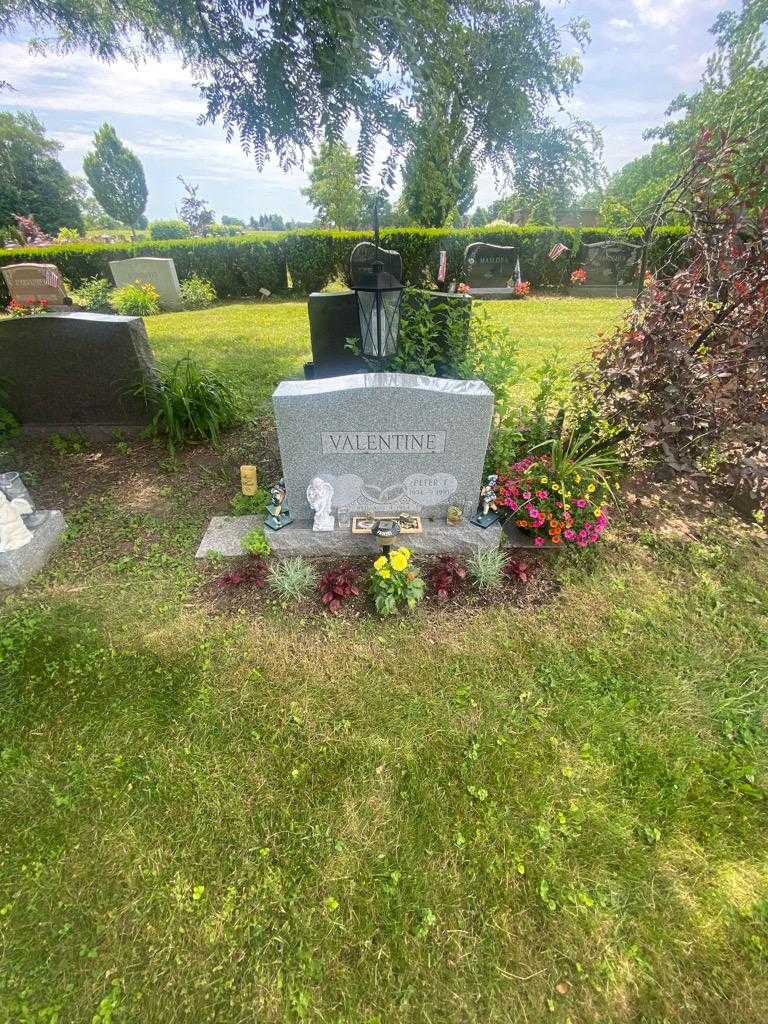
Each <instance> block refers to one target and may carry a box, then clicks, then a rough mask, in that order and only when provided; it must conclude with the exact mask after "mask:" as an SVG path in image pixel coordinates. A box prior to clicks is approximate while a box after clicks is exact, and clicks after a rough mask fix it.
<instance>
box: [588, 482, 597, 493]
mask: <svg viewBox="0 0 768 1024" xmlns="http://www.w3.org/2000/svg"><path fill="white" fill-rule="evenodd" d="M594 490H595V485H594V484H590V485H589V487H587V494H592V493H593V492H594Z"/></svg>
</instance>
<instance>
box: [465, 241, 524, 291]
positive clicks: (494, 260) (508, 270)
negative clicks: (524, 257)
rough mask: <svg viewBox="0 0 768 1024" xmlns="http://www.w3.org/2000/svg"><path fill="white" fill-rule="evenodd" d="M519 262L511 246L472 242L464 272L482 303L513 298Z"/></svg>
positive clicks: (469, 246) (472, 289) (467, 249)
mask: <svg viewBox="0 0 768 1024" xmlns="http://www.w3.org/2000/svg"><path fill="white" fill-rule="evenodd" d="M517 259H518V256H517V249H513V248H512V247H511V246H508V245H491V244H490V243H489V242H472V244H471V245H468V246H467V248H466V249H465V250H464V272H465V277H466V283H467V284H468V285H469V287H470V294H471V295H472V296H474V297H475V298H481V299H482V298H494V299H503V298H512V297H513V296H514V294H515V290H514V280H515V275H516V271H517ZM510 281H512V282H513V284H512V285H510V284H509V282H510Z"/></svg>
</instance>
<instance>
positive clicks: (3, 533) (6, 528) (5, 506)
mask: <svg viewBox="0 0 768 1024" xmlns="http://www.w3.org/2000/svg"><path fill="white" fill-rule="evenodd" d="M31 511H32V509H31V507H30V504H29V502H28V501H27V500H26V499H25V498H14V499H13V500H12V501H11V500H9V499H8V498H7V497H6V496H5V493H4V492H3V491H0V553H3V552H5V551H16V549H17V548H23V547H24V545H25V544H29V542H30V541H31V540H32V533H31V532H30V531H29V530H28V529H27V526H26V524H25V523H24V520H23V519H22V518H21V516H22V513H27V512H31Z"/></svg>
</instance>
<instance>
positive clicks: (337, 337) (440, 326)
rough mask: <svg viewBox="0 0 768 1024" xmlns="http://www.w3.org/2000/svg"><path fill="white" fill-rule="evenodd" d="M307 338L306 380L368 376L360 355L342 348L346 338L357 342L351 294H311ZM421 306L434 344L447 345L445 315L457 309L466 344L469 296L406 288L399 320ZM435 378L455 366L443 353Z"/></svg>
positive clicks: (451, 372)
mask: <svg viewBox="0 0 768 1024" xmlns="http://www.w3.org/2000/svg"><path fill="white" fill-rule="evenodd" d="M308 305H309V336H310V342H311V345H312V362H311V363H305V365H304V376H305V377H306V378H307V380H314V379H317V378H320V377H338V376H341V375H343V374H349V373H367V372H370V371H371V369H372V367H371V364H370V362H367V361H366V360H365V359H363V357H362V356H358V355H355V354H354V353H353V352H350V351H349V349H346V348H345V342H346V339H347V338H354V339H355V341H356V342H357V343H358V344H359V343H360V321H359V318H358V309H357V295H356V294H355V293H354V292H350V291H347V292H313V293H312V294H311V295H310V296H309V303H308ZM420 305H427V306H429V307H430V308H431V310H432V312H433V315H434V318H435V326H436V329H437V345H438V348H439V349H442V348H444V347H445V345H446V341H447V338H446V332H447V324H446V319H447V317H446V312H447V310H448V308H449V307H450V308H451V309H452V310H457V309H458V310H460V311H461V313H462V314H463V318H464V321H465V325H466V330H465V337H466V344H467V345H468V344H469V328H470V317H471V313H472V299H471V298H470V297H469V296H468V295H448V294H446V293H445V292H429V291H422V290H420V289H416V288H408V289H406V290H405V292H404V293H403V302H402V313H401V327H402V320H403V319H404V318H407V317H408V316H409V315H410V314H411V312H412V311H413V310H414V309H415V308H416V307H418V306H420ZM436 369H437V376H438V377H445V376H452V375H455V374H456V373H457V367H455V366H452V365H451V364H450V357H449V355H448V353H447V352H446V357H445V359H444V360H440V359H438V365H437V367H436Z"/></svg>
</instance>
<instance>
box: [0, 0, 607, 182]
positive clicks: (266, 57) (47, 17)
mask: <svg viewBox="0 0 768 1024" xmlns="http://www.w3.org/2000/svg"><path fill="white" fill-rule="evenodd" d="M23 21H27V22H29V23H31V24H32V26H33V30H34V31H38V32H39V33H40V34H41V35H42V36H44V37H45V38H46V39H50V38H51V33H53V34H54V37H55V41H54V44H53V45H56V46H58V47H59V48H62V49H64V50H72V49H76V48H85V49H88V50H90V51H91V52H92V53H94V54H96V55H97V56H99V57H101V58H102V59H105V60H114V59H116V58H117V57H133V58H136V57H140V56H141V55H143V54H158V53H160V52H161V51H162V50H164V49H168V48H170V49H174V50H176V51H177V52H178V53H179V54H180V55H181V56H182V58H183V59H184V61H185V62H186V63H187V65H188V66H189V67H190V68H191V69H192V71H193V72H194V73H195V75H196V76H197V80H198V83H199V88H200V90H201V92H202V95H203V97H204V98H205V100H206V101H207V115H206V117H207V119H208V120H215V119H221V121H223V123H224V125H225V127H226V129H227V131H228V133H230V134H231V135H234V134H238V135H239V137H240V140H241V142H242V144H243V146H244V147H245V148H246V149H249V150H250V151H252V152H253V153H254V154H255V156H256V159H257V161H259V162H263V161H264V160H265V159H266V157H267V155H268V154H269V153H270V152H274V153H275V154H277V156H278V157H279V158H280V160H281V162H282V163H283V164H284V165H290V164H292V163H296V162H298V161H299V160H300V159H301V157H302V154H303V153H304V152H306V151H307V150H309V149H311V148H312V147H313V144H314V143H316V141H317V139H318V138H320V137H325V138H328V139H330V140H338V139H340V138H341V136H342V133H343V131H344V129H345V128H346V127H347V126H348V125H349V124H350V122H351V121H352V120H353V119H354V120H356V121H357V122H358V123H359V126H360V135H359V140H358V149H359V152H358V157H359V160H360V163H361V166H365V165H366V164H368V163H369V162H370V156H371V154H372V150H373V145H374V141H375V140H376V139H377V138H380V137H383V138H385V139H387V140H388V141H389V143H390V144H391V147H392V154H393V156H392V160H391V161H390V163H389V165H388V169H389V171H390V172H393V170H394V166H395V160H396V157H397V154H399V153H401V152H402V151H403V149H404V148H405V147H406V146H407V144H408V142H409V139H410V133H411V128H412V125H413V120H412V112H413V110H414V109H415V110H417V111H420V112H422V111H424V110H426V109H428V108H429V106H430V104H432V103H434V100H435V97H440V96H443V97H450V103H451V109H450V111H449V112H448V116H449V121H450V123H451V125H455V124H458V123H461V124H462V125H463V128H464V132H465V137H466V139H467V143H468V145H469V146H471V147H472V150H473V152H474V154H475V156H476V157H477V158H478V159H485V160H487V161H489V162H490V163H491V165H492V166H494V167H496V168H498V169H503V170H505V171H509V170H514V173H515V175H516V177H517V178H519V179H520V181H521V182H524V183H525V184H526V185H530V186H534V185H535V184H537V183H538V182H539V181H540V179H541V177H542V175H544V176H545V177H548V176H549V175H550V172H551V168H552V166H553V165H558V163H562V162H563V160H565V161H566V162H568V164H569V166H571V165H573V166H574V167H575V168H576V169H584V168H585V167H586V166H587V164H588V162H589V161H588V154H587V152H586V151H585V150H584V146H583V143H584V142H585V141H587V135H588V133H587V135H585V134H584V132H583V126H581V125H578V124H576V125H573V126H567V127H562V126H558V125H556V124H555V123H554V122H553V120H552V118H551V115H550V113H549V111H550V110H551V108H552V106H553V105H555V106H556V105H557V104H559V103H560V102H561V101H562V99H563V97H566V96H568V95H570V93H571V91H572V89H573V86H574V84H575V82H576V81H577V80H578V76H579V73H580V65H579V61H578V59H577V58H575V57H573V56H570V55H567V54H565V53H564V51H563V49H562V44H561V36H560V30H559V29H558V27H557V26H556V25H555V22H554V21H553V19H552V17H551V16H550V15H549V13H548V11H547V9H546V7H545V5H544V3H543V2H542V0H422V2H421V3H420V4H418V5H413V4H412V3H410V2H409V0H389V2H388V3H387V4H381V3H380V2H378V0H291V2H288V0H282V2H278V3H265V2H254V0H208V2H206V3H205V4H201V3H199V2H198V0H179V2H177V3H174V4H154V5H152V4H146V3H144V0H120V2H116V3H113V4H104V3H101V2H99V0H18V2H17V3H15V4H14V5H13V7H12V10H11V9H9V8H8V7H6V8H4V9H0V33H2V32H3V31H6V32H8V31H11V30H15V29H16V27H17V25H18V24H19V23H20V22H23ZM570 28H571V30H572V31H573V33H574V34H575V35H576V36H577V38H578V39H579V40H581V41H584V39H585V38H586V31H585V27H584V26H583V25H581V24H579V23H574V24H572V25H571V26H570ZM574 140H576V143H578V144H576V143H575V142H574ZM532 154H539V156H538V157H537V158H533V159H532V158H531V156H532ZM574 158H575V160H574Z"/></svg>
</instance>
